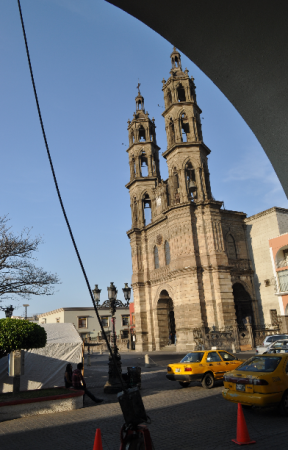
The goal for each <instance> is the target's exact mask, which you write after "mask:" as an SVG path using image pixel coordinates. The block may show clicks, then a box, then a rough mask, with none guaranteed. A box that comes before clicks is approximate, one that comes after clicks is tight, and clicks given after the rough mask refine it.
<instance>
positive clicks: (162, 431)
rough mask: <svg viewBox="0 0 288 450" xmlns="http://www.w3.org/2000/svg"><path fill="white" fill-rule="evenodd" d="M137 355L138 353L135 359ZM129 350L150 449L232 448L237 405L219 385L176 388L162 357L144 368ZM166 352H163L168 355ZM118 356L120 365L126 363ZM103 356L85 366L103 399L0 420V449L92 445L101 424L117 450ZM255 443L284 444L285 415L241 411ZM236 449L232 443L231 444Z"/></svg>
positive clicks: (115, 409) (84, 449)
mask: <svg viewBox="0 0 288 450" xmlns="http://www.w3.org/2000/svg"><path fill="white" fill-rule="evenodd" d="M138 356H139V357H140V358H141V359H139V360H138ZM138 356H137V355H134V359H133V365H136V364H137V365H141V366H142V373H143V376H142V391H141V392H142V397H143V401H144V404H145V407H146V410H147V413H148V415H149V416H150V417H151V419H152V424H151V425H149V430H150V433H151V436H152V440H153V443H154V447H155V450H164V449H165V450H166V449H168V450H178V449H179V448H181V450H186V449H187V450H188V449H189V450H190V449H191V450H192V449H197V450H202V449H203V450H204V449H209V450H210V449H211V450H218V449H219V450H220V449H224V450H225V449H233V448H235V445H236V444H234V443H232V442H231V439H233V438H235V437H236V417H237V406H236V405H234V404H230V403H229V402H227V401H225V400H224V399H222V396H221V391H222V385H221V384H219V385H218V386H216V387H215V388H214V389H212V390H206V389H203V388H202V387H201V386H200V384H198V383H193V384H191V386H190V387H189V388H186V389H182V388H181V387H180V386H179V385H178V383H173V382H169V381H168V380H166V378H165V369H164V368H163V365H164V366H165V364H166V362H164V363H165V364H164V363H163V362H162V363H161V365H160V366H156V367H154V368H150V369H145V368H144V365H143V356H142V355H138ZM168 357H169V356H167V358H168ZM129 358H131V356H129V355H125V356H123V360H124V361H123V366H124V367H125V366H126V365H130V364H131V360H129ZM105 359H107V355H106V356H105V355H103V356H101V357H97V356H93V357H92V358H91V360H92V366H91V367H89V368H86V369H85V376H86V377H87V382H88V384H89V385H90V386H93V387H91V388H90V390H91V391H92V392H93V393H94V394H95V395H96V396H99V397H100V396H101V397H102V398H105V403H103V404H101V405H97V406H94V405H93V403H92V402H91V401H90V399H87V400H85V402H86V407H85V408H83V409H80V410H76V411H68V412H63V413H55V414H46V415H41V416H33V417H27V418H23V419H17V420H11V421H7V422H2V423H0V449H1V450H2V449H5V450H6V449H7V450H20V449H21V450H36V449H37V450H38V449H41V450H58V449H59V450H60V449H63V450H64V449H65V450H66V449H67V450H74V449H75V450H76V449H77V450H78V449H81V450H92V449H93V441H94V435H95V430H96V428H100V429H101V433H102V440H103V448H104V450H116V449H117V450H118V449H119V445H120V439H119V432H120V428H121V425H122V423H123V417H122V414H121V410H120V407H119V404H118V402H117V400H116V396H114V395H112V396H111V395H110V396H108V395H104V394H103V385H104V383H105V381H106V370H107V369H106V368H107V365H106V362H105ZM244 414H245V417H246V421H247V425H248V429H249V433H250V437H251V438H253V439H254V440H256V445H255V446H254V447H255V448H259V449H263V450H266V449H267V450H268V449H269V450H270V449H274V448H276V447H279V448H280V447H282V448H286V447H287V442H288V418H286V417H282V416H281V415H280V414H279V413H278V411H277V410H275V409H266V410H259V409H258V410H254V411H246V410H245V411H244ZM236 448H237V447H236Z"/></svg>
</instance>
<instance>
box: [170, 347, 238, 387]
mask: <svg viewBox="0 0 288 450" xmlns="http://www.w3.org/2000/svg"><path fill="white" fill-rule="evenodd" d="M242 363H243V361H239V360H238V359H237V358H236V357H235V356H234V355H231V353H228V352H226V351H225V350H206V351H205V350H203V351H195V352H191V353H188V354H187V355H186V356H185V357H184V358H183V359H182V360H181V361H180V362H179V363H177V364H169V365H168V366H167V375H166V377H167V378H168V380H171V381H178V382H179V383H180V385H181V386H182V387H188V386H189V384H190V382H191V381H201V383H202V386H203V387H204V388H206V389H211V388H212V387H213V386H214V382H215V380H221V379H222V378H223V375H224V374H225V373H226V372H228V371H230V370H233V369H236V368H237V367H238V366H239V365H240V364H242Z"/></svg>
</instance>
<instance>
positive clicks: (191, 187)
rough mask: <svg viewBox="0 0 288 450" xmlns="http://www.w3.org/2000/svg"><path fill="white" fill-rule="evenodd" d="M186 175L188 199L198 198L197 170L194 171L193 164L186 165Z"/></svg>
mask: <svg viewBox="0 0 288 450" xmlns="http://www.w3.org/2000/svg"><path fill="white" fill-rule="evenodd" d="M185 174H186V184H187V192H188V198H189V199H191V200H192V199H194V198H196V192H197V185H196V180H195V170H194V169H193V166H192V164H191V162H188V163H187V164H186V169H185Z"/></svg>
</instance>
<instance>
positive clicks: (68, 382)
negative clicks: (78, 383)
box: [64, 364, 73, 389]
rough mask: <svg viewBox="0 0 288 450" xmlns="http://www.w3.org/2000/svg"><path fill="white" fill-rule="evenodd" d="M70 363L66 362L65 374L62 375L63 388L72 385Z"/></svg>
mask: <svg viewBox="0 0 288 450" xmlns="http://www.w3.org/2000/svg"><path fill="white" fill-rule="evenodd" d="M72 372H73V369H72V364H67V366H66V370H65V375H64V382H65V388H67V389H69V388H70V387H72Z"/></svg>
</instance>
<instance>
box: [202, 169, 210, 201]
mask: <svg viewBox="0 0 288 450" xmlns="http://www.w3.org/2000/svg"><path fill="white" fill-rule="evenodd" d="M204 176H205V184H206V190H207V194H208V197H211V186H210V174H209V170H208V167H207V164H206V163H205V164H204Z"/></svg>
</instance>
